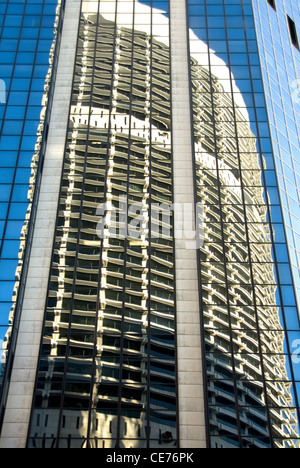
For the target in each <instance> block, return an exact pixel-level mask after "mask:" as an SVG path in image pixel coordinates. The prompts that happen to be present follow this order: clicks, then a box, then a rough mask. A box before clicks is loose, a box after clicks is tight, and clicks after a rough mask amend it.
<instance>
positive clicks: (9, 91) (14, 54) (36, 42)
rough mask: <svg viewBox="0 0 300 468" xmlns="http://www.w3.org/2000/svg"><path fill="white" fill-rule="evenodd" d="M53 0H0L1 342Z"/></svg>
mask: <svg viewBox="0 0 300 468" xmlns="http://www.w3.org/2000/svg"><path fill="white" fill-rule="evenodd" d="M56 7H57V0H35V1H34V2H25V1H24V0H0V340H3V339H4V336H5V333H6V332H7V327H8V319H9V313H10V310H11V306H12V296H13V291H14V281H15V279H16V276H15V273H16V269H17V266H18V261H19V249H20V237H21V231H22V229H23V225H24V221H25V216H26V212H27V208H28V189H29V179H30V177H31V167H30V165H31V161H32V157H33V154H34V151H35V145H36V141H37V130H38V126H39V124H40V117H41V110H42V98H43V94H44V86H45V78H46V75H47V73H48V70H49V52H50V48H51V46H52V42H53V37H54V33H53V27H54V20H55V15H56Z"/></svg>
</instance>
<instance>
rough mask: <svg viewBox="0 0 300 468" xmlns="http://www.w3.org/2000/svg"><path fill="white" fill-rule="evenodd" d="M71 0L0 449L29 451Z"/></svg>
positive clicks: (59, 159) (67, 78)
mask: <svg viewBox="0 0 300 468" xmlns="http://www.w3.org/2000/svg"><path fill="white" fill-rule="evenodd" d="M80 3H81V2H80V0H66V7H65V17H64V23H63V29H62V37H61V46H60V54H59V61H58V68H57V76H56V82H55V91H54V98H53V106H52V114H51V121H50V126H49V133H48V142H47V149H46V154H45V162H44V169H43V177H42V183H41V190H40V196H39V203H38V211H37V218H36V224H35V229H34V236H33V243H32V251H31V257H30V263H29V270H28V276H27V281H26V290H25V296H24V302H23V308H22V313H21V322H20V329H19V334H18V341H17V347H16V354H15V359H14V364H13V369H12V375H11V382H10V388H9V396H8V401H7V406H6V411H5V417H4V423H3V428H2V433H1V439H0V448H25V446H26V439H27V434H28V429H29V422H30V414H31V406H32V398H33V392H34V385H35V378H36V371H37V363H38V356H39V348H40V342H41V334H42V326H43V319H44V312H45V303H46V295H47V288H48V280H49V269H50V263H51V254H52V245H53V238H54V230H55V222H56V213H57V206H58V200H59V191H60V181H61V173H62V167H63V158H64V148H65V139H66V132H67V126H68V114H69V105H70V98H71V88H72V86H71V85H72V79H73V70H74V63H75V53H76V44H77V31H78V24H79V16H80Z"/></svg>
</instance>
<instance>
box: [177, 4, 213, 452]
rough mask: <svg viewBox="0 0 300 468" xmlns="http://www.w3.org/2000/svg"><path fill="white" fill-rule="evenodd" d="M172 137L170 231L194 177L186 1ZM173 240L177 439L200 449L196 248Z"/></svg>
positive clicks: (189, 205)
mask: <svg viewBox="0 0 300 468" xmlns="http://www.w3.org/2000/svg"><path fill="white" fill-rule="evenodd" d="M170 24H171V67H172V68H171V70H172V74H171V80H172V138H173V164H174V166H173V167H174V172H173V174H174V178H173V187H174V197H175V199H174V202H175V206H178V207H179V211H180V212H179V213H178V215H179V216H177V215H176V210H175V232H180V231H181V229H182V220H183V221H184V226H183V227H184V229H185V228H186V224H188V223H186V222H187V221H188V217H191V216H194V215H192V213H193V210H194V203H195V198H194V174H193V152H192V133H191V132H192V129H191V108H190V93H189V72H188V61H189V57H188V44H187V23H186V1H185V0H170ZM178 223H179V224H178ZM185 234H188V233H187V232H185V233H183V234H182V235H181V236H178V237H177V239H175V261H176V307H177V346H178V348H177V356H178V381H179V382H178V397H179V438H180V447H181V448H191V447H192V448H205V447H206V433H205V415H204V396H203V377H202V358H201V353H202V349H201V337H200V311H199V285H198V270H197V250H196V246H195V247H194V248H191V243H190V242H189V241H188V239H187V238H186V235H185Z"/></svg>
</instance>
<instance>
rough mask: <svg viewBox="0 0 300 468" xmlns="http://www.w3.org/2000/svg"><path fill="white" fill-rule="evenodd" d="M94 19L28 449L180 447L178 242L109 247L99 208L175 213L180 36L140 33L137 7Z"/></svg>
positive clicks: (145, 26) (81, 71)
mask: <svg viewBox="0 0 300 468" xmlns="http://www.w3.org/2000/svg"><path fill="white" fill-rule="evenodd" d="M165 4H166V2H163V3H162V6H163V5H165ZM112 6H113V7H114V8H113V9H112ZM89 7H91V2H83V3H82V17H81V25H80V35H79V39H78V46H77V58H76V61H77V68H76V74H75V76H74V83H73V94H72V105H71V113H70V127H69V134H68V140H67V146H66V154H65V164H64V173H63V183H62V187H61V198H60V208H61V211H60V212H59V217H58V220H57V230H56V241H55V248H54V253H53V262H52V276H51V283H50V285H49V296H48V304H47V311H46V322H45V330H44V336H43V344H42V352H41V361H40V367H39V373H38V380H37V387H36V393H35V405H34V406H35V409H34V411H33V414H32V421H31V431H30V435H29V446H32V447H34V446H42V445H43V444H44V445H47V446H51V445H52V444H54V446H59V447H65V445H66V444H67V446H80V447H84V448H85V447H87V446H88V447H92V448H99V447H105V448H109V447H128V448H130V447H139V448H143V447H175V446H176V445H177V429H176V425H177V415H176V413H177V402H176V366H175V358H176V356H175V341H174V340H175V338H174V337H175V316H174V265H173V238H172V237H166V238H163V239H161V240H160V242H156V240H155V239H154V240H148V239H147V237H146V231H145V234H144V233H142V236H141V239H140V240H134V239H130V238H129V239H122V238H121V239H114V238H113V237H111V234H110V232H109V228H108V227H109V226H107V225H106V228H105V230H104V238H103V239H99V237H98V235H97V233H96V227H97V223H98V221H99V217H97V216H96V215H97V213H96V210H97V207H98V205H99V204H100V203H103V202H106V203H107V205H108V207H107V212H108V218H109V216H110V213H111V209H112V208H113V207H114V206H117V202H118V199H119V197H120V196H123V197H124V196H125V198H126V200H127V201H128V203H129V202H130V203H132V202H136V203H141V204H142V206H143V210H142V216H143V220H144V223H147V222H148V223H149V214H150V213H151V207H152V204H153V203H166V202H169V203H170V204H171V203H172V182H171V177H172V163H171V138H170V136H171V135H170V75H169V49H168V43H169V40H168V34H169V33H168V27H167V28H164V29H165V30H166V31H167V33H166V35H163V36H162V37H161V38H159V37H158V36H156V33H157V31H158V29H157V28H156V25H155V23H156V21H155V19H156V16H157V15H154V14H153V15H152V14H151V11H152V10H151V9H150V8H148V9H147V12H148V14H147V15H142V14H140V15H139V16H140V19H138V15H137V14H136V9H139V10H141V11H145V7H142V6H141V5H140V4H139V3H138V2H136V3H133V4H126V5H124V4H123V6H122V2H115V3H113V2H110V3H105V2H95V4H94V7H93V13H92V12H91V10H89V14H88V15H85V14H84V12H85V11H86V10H85V8H89ZM124 8H125V10H126V12H128V11H130V9H132V13H131V14H128V13H127V14H126V15H124V14H123V12H124ZM142 18H144V19H142ZM115 20H117V21H115ZM135 20H137V21H136V23H135ZM161 22H162V23H163V24H165V26H167V25H168V23H167V20H166V18H164V19H162V20H161ZM158 23H160V21H158ZM159 39H160V40H159ZM116 221H117V226H118V229H121V228H122V225H123V224H124V219H122V218H121V217H119V216H118V214H117V215H116ZM128 221H131V219H130V217H129V219H128ZM171 223H172V220H171ZM157 227H158V229H161V228H162V223H161V221H158V225H157ZM142 229H143V230H145V227H143V228H142ZM50 343H52V344H50ZM65 356H66V357H65ZM45 372H47V373H50V374H49V375H51V379H50V380H49V381H48V382H47V381H46V380H45ZM45 433H46V434H49V435H46V439H45V440H44V441H43V440H41V438H40V437H41V436H40V434H45ZM53 433H54V434H55V441H53V440H51V434H53Z"/></svg>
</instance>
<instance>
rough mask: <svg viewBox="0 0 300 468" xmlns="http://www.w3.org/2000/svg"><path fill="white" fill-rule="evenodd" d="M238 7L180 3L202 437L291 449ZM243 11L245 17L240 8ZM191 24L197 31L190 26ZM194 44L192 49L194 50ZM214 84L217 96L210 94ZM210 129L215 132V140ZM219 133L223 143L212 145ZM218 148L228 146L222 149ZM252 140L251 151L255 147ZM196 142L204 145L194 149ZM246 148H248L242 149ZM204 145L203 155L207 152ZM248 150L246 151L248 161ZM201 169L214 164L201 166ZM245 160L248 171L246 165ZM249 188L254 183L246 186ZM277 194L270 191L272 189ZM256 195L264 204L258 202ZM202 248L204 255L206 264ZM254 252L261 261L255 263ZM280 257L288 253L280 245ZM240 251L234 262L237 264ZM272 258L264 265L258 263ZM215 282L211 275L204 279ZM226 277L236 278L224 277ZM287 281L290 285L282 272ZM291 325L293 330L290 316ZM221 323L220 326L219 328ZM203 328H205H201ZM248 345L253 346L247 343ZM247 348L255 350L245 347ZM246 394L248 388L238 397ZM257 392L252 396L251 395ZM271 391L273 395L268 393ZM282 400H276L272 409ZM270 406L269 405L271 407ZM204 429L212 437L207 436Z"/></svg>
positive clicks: (293, 414)
mask: <svg viewBox="0 0 300 468" xmlns="http://www.w3.org/2000/svg"><path fill="white" fill-rule="evenodd" d="M195 3H197V6H195ZM237 3H238V2H237ZM246 5H249V2H246V1H243V2H241V3H240V5H235V6H233V7H228V6H227V2H226V1H224V2H218V6H219V8H218V13H216V8H215V7H214V6H213V5H211V2H206V1H199V2H198V1H197V2H195V1H193V2H191V6H190V7H189V19H190V27H191V30H190V44H191V74H192V84H193V104H194V106H193V109H194V137H195V140H196V141H195V159H196V167H197V169H198V171H197V176H196V184H197V194H198V201H199V202H200V203H205V202H206V203H207V199H208V197H210V205H211V206H208V207H207V208H208V209H207V210H206V209H205V208H204V210H205V217H206V218H207V220H208V221H210V222H208V223H205V226H204V248H203V249H202V252H201V254H200V266H199V268H200V270H199V272H200V276H201V282H202V301H203V312H204V318H203V325H204V330H206V345H207V355H206V359H205V362H206V369H207V378H208V388H207V401H208V404H209V408H210V410H209V423H210V442H211V446H216V447H223V446H225V447H226V446H227V447H229V446H231V447H235V446H236V447H243V448H244V447H255V446H256V447H263V446H272V447H273V446H275V447H282V448H284V447H288V446H297V447H298V446H299V442H298V438H299V425H298V423H297V420H298V417H299V408H298V407H295V405H296V406H298V395H297V393H296V392H297V388H298V386H297V382H296V381H295V380H296V379H297V376H296V375H295V372H294V370H295V369H294V368H293V366H292V359H291V353H292V350H291V348H290V347H289V346H291V343H292V342H293V341H291V338H292V336H291V335H290V334H288V333H287V331H285V332H284V330H287V328H286V327H287V323H286V317H285V315H284V314H282V310H280V309H279V308H278V307H277V308H276V309H275V308H274V307H275V306H276V304H278V305H280V304H281V301H282V303H283V304H286V305H287V304H288V303H289V302H290V303H291V304H290V305H291V306H293V305H294V304H295V299H294V292H293V288H292V287H290V291H289V292H290V296H289V294H288V288H287V287H285V286H281V289H279V288H278V285H277V284H276V283H277V280H276V276H277V274H278V273H277V272H278V270H277V267H276V264H275V265H274V260H275V258H277V260H278V259H279V257H280V255H281V254H280V250H281V248H280V250H279V248H278V249H276V248H275V255H276V257H275V256H274V252H273V251H272V248H271V243H272V242H274V240H275V239H276V238H277V239H279V237H278V235H277V234H276V231H277V232H278V227H279V229H280V226H279V225H278V227H277V228H276V227H275V226H276V225H274V224H272V227H271V225H270V226H269V224H262V225H261V226H262V228H259V224H256V225H255V224H253V221H254V219H255V218H256V220H257V221H258V219H260V220H265V221H267V220H268V219H269V220H270V219H271V217H270V213H271V211H272V209H271V208H270V206H272V203H274V201H275V197H274V196H275V193H276V192H275V191H274V189H271V193H270V189H269V197H265V196H264V195H262V194H263V191H262V189H260V190H259V189H258V187H259V186H260V187H262V188H263V187H265V188H266V189H268V187H272V186H273V187H274V188H275V187H276V186H277V182H276V177H274V178H273V182H272V183H271V184H270V181H271V179H270V178H269V176H268V173H267V172H266V171H264V170H263V168H264V166H265V162H264V159H263V157H262V158H261V157H260V156H259V154H263V153H264V147H265V148H267V147H269V148H270V149H271V146H270V144H269V142H268V139H267V138H260V139H258V140H257V138H259V136H263V137H264V136H266V137H268V131H267V132H265V131H264V133H263V134H260V129H261V128H262V127H261V125H259V124H258V122H257V121H258V119H257V117H258V115H257V105H258V106H259V107H263V106H264V99H260V102H259V98H258V99H257V100H256V99H255V93H254V92H253V91H254V89H253V87H252V84H251V81H250V80H249V85H248V87H246V86H245V85H244V84H243V88H244V89H246V90H247V91H248V90H249V91H251V92H252V93H251V94H252V96H253V98H251V94H247V93H243V94H242V96H243V99H245V101H244V102H247V101H249V105H248V104H247V106H245V104H243V101H242V100H241V99H239V93H235V90H236V86H238V85H239V82H240V81H237V83H236V82H235V80H236V79H238V80H239V78H240V77H242V78H245V77H246V76H247V74H248V76H249V75H250V77H252V78H253V77H255V78H256V79H257V80H258V79H259V75H260V73H259V72H258V70H256V68H255V67H252V66H251V63H252V62H253V57H252V56H253V52H254V50H255V47H254V45H253V44H252V36H251V30H250V34H249V30H248V29H247V30H245V31H244V30H243V28H242V29H241V31H240V33H239V34H236V33H235V34H232V33H231V30H230V26H229V25H230V22H231V20H230V17H229V15H228V16H227V14H229V12H230V14H231V15H232V13H233V11H235V13H238V12H239V13H240V15H241V16H242V15H243V14H244V13H245V12H246V11H247V12H248V14H249V12H250V10H249V9H247V10H246ZM249 6H250V5H249ZM198 8H199V9H200V10H201V9H202V10H201V11H202V13H203V16H202V17H197V16H194V14H196V13H197V12H198ZM200 10H199V11H200ZM216 14H218V15H219V16H220V19H219V20H218V18H217V17H216V16H215V15H216ZM211 15H213V16H211ZM242 17H244V19H246V15H245V16H242ZM237 23H238V22H236V24H237ZM212 24H218V28H219V29H218V31H215V30H214V29H212ZM225 24H226V28H225ZM252 26H253V19H252ZM197 27H198V28H201V29H194V28H197ZM194 31H195V34H196V36H198V37H199V38H200V39H202V40H203V41H204V43H207V44H208V46H209V48H210V50H211V51H210V52H209V53H207V49H206V48H205V47H203V46H202V45H200V44H199V41H197V40H196V39H195V35H194ZM232 32H233V31H232ZM220 39H223V40H224V42H223V43H221V42H220ZM234 40H236V41H238V40H244V44H245V46H246V47H245V49H244V55H243V54H242V53H240V54H239V56H237V57H239V58H238V60H237V61H235V60H234V58H235V57H234V56H232V54H231V53H229V54H228V51H229V52H230V51H231V50H234V49H235V47H234V42H233V41H234ZM201 44H202V43H201ZM237 44H238V43H237ZM200 48H202V49H203V51H201V53H199V52H200ZM194 51H197V52H198V53H196V54H195V55H194V54H193V53H194ZM215 54H216V55H218V56H220V58H221V59H222V60H223V63H224V61H225V64H227V65H226V66H225V65H221V63H222V62H221V61H220V60H216V58H215ZM219 54H220V55H219ZM194 57H195V58H194ZM240 63H243V64H245V66H244V68H245V71H244V70H243V67H242V66H240V65H238V66H236V64H240ZM257 63H258V62H257ZM198 64H200V67H199V66H198ZM214 64H217V65H214ZM201 65H202V66H201ZM246 65H247V66H246ZM228 67H231V71H232V73H233V75H231V76H230V74H229V68H228ZM246 69H248V72H246ZM216 91H217V92H218V93H220V94H215V93H216ZM257 97H258V96H257ZM232 98H233V100H232ZM203 105H204V109H205V110H204V111H203ZM254 105H255V106H254ZM249 106H250V108H251V107H253V111H254V112H251V113H250V114H248V115H247V117H243V115H245V114H243V115H241V113H242V112H243V109H242V108H243V107H246V109H247V110H248V109H249ZM222 107H223V108H224V109H222ZM206 109H207V111H206ZM225 109H226V110H225ZM206 112H207V113H206ZM221 113H223V114H225V113H227V114H228V113H231V114H232V117H231V118H228V117H223V116H222V117H221V115H222V114H221ZM220 114H221V115H220ZM249 117H250V119H249ZM245 119H246V120H245ZM243 120H244V122H245V123H244V124H243ZM266 120H267V119H266ZM222 121H225V122H227V121H229V123H228V124H226V126H225V125H224V124H223V125H222V124H221V123H219V122H222ZM208 122H209V125H208ZM247 122H249V123H247ZM209 126H210V129H209V128H208V127H209ZM220 127H221V128H220ZM250 129H251V130H250ZM219 132H220V137H219V138H218V135H219ZM238 134H240V138H237V137H236V136H237V135H238ZM203 135H204V136H203ZM234 135H235V137H234ZM250 135H252V136H253V138H251V140H250V139H249V136H250ZM228 137H229V138H228ZM245 137H246V138H245ZM219 141H220V142H222V143H221V144H220V143H219ZM252 141H253V143H252ZM199 147H200V148H199ZM224 148H227V151H226V150H225V151H226V152H225V153H224ZM250 148H251V149H250ZM252 148H253V149H252ZM255 148H256V150H257V152H258V153H256V155H255V153H254V152H255ZM203 150H206V151H205V152H204V153H203ZM230 150H231V151H232V153H231V154H233V155H234V158H232V157H230V153H229V152H228V151H230ZM247 151H248V152H249V155H248V157H247V154H246V153H247ZM269 151H270V150H269ZM207 153H210V154H211V156H209V155H208V154H207ZM251 153H252V154H253V157H252V158H250V159H249V156H250V154H251ZM245 156H246V157H247V159H245ZM245 163H246V164H245ZM208 164H209V166H208ZM207 167H211V168H214V169H210V170H207ZM225 167H226V170H225ZM253 168H257V169H256V170H253ZM259 168H261V169H260V171H258V169H259ZM251 169H252V170H251ZM231 171H232V172H231ZM198 177H199V179H200V180H199V179H198ZM253 177H254V178H255V177H256V179H253ZM248 178H250V180H249V179H248ZM250 181H251V182H250ZM249 182H250V184H249ZM251 186H252V187H253V188H251ZM255 186H256V187H257V190H255V189H254V187H255ZM203 188H205V192H203ZM263 190H265V189H263ZM276 190H277V188H276ZM272 192H273V193H272ZM270 195H271V196H270ZM276 197H277V198H278V195H276ZM229 198H230V199H231V201H230V203H234V201H235V202H237V201H238V200H239V203H241V201H243V206H241V207H240V209H235V208H234V206H236V205H231V206H230V205H228V208H229V210H227V207H226V206H225V205H224V204H226V203H229V202H228V199H229ZM249 199H252V202H250V204H251V205H252V206H249V208H248V209H247V210H246V206H245V205H246V204H247V203H249ZM213 200H214V203H215V204H214V205H213ZM254 200H256V203H257V201H258V203H259V205H261V206H260V207H259V206H257V208H258V210H257V209H256V208H255V206H254V205H255V201H254ZM259 200H260V201H259ZM264 200H265V203H266V205H265V206H264V207H263V206H262V203H263V201H264ZM278 200H279V198H278ZM221 204H222V205H223V209H222V212H220V205H221ZM270 204H271V205H270ZM256 216H257V217H256ZM239 221H243V222H242V223H240V222H239ZM255 226H256V227H255ZM274 228H275V229H274ZM230 238H231V241H230V240H229V239H230ZM205 241H207V242H210V243H211V242H213V244H211V246H212V247H213V256H212V251H211V250H208V248H207V247H205ZM228 241H229V242H230V243H232V242H243V244H242V245H243V247H242V249H239V250H236V249H235V245H234V244H233V245H232V248H231V249H230V248H229V245H230V244H228ZM263 242H267V244H265V246H264V245H263ZM281 242H284V243H285V235H284V232H283V235H282V236H281ZM282 247H283V246H282ZM242 251H243V252H244V254H242ZM255 251H256V252H257V253H256V254H255ZM208 253H209V258H210V263H207V255H208ZM232 255H233V256H234V257H235V259H234V264H232V263H230V261H231V258H232ZM258 258H259V262H260V265H258V264H257V263H256V262H257V261H258ZM262 258H263V259H265V260H262ZM285 258H286V259H287V258H288V257H287V252H286V256H285ZM242 259H243V263H240V262H241V260H242ZM245 261H246V262H247V263H246V264H245V263H244V262H245ZM272 261H273V263H269V264H268V263H266V262H272ZM212 262H213V263H212ZM262 262H263V263H262ZM234 278H235V280H234ZM238 278H239V279H238ZM246 278H247V279H246ZM267 278H268V280H267V281H266V279H267ZM270 278H273V279H272V280H271V283H273V285H272V286H271V284H270V285H268V284H267V283H269V282H270ZM209 280H210V282H209ZM216 280H218V283H216V284H213V282H216ZM235 281H236V282H237V283H240V284H233V283H234V282H235ZM284 281H286V280H284ZM246 283H248V285H247V284H246ZM283 284H284V283H283ZM290 284H292V281H291V276H290ZM285 291H286V292H287V294H286V295H285ZM226 304H227V305H226ZM267 304H269V305H270V306H271V305H272V309H273V314H272V315H270V309H267V307H268V306H267ZM233 305H235V310H234V311H233V310H232V306H233ZM249 306H251V309H250V310H249V311H246V310H245V307H247V308H248V307H249ZM261 306H263V307H264V308H266V309H265V312H267V314H266V313H265V312H264V310H262V309H261ZM241 324H244V326H248V327H249V329H248V330H247V331H245V332H243V331H242V330H241V329H240V327H241ZM276 324H277V325H276ZM295 324H296V327H297V331H298V330H299V319H298V317H297V319H296V322H295ZM225 325H226V328H224V326H225ZM212 326H213V328H211V329H210V327H212ZM222 327H223V328H224V330H222ZM270 327H271V329H277V330H278V333H276V334H275V336H276V338H275V339H272V341H270V335H269V334H267V335H265V333H264V332H262V330H263V329H268V328H270ZM251 329H252V330H256V331H255V334H253V333H254V332H253V333H251V332H250V330H251ZM273 333H274V332H271V335H272V336H274V335H273ZM296 334H297V333H296ZM267 337H268V338H267ZM248 340H249V341H248ZM250 342H251V343H250ZM269 342H272V343H273V346H274V348H273V349H274V355H273V354H270V355H269V356H268V357H267V356H266V354H265V352H266V349H267V348H268V347H269V345H267V343H269ZM238 343H240V344H238ZM254 343H255V349H254V348H253V345H254ZM266 345H267V346H266ZM240 346H242V348H243V351H242V354H241V355H240V357H238V359H237V356H235V355H234V353H235V352H236V351H237V350H238V349H239V347H240ZM251 350H252V351H251ZM286 351H287V352H286ZM225 352H226V353H227V354H226V355H225V354H224V353H225ZM252 352H255V354H250V353H252ZM279 353H280V354H279ZM284 353H286V354H284ZM247 366H249V368H248V370H246V369H247ZM275 369H276V370H275ZM217 374H219V375H220V377H219V378H220V379H221V378H222V376H223V378H224V377H225V375H226V378H227V379H228V380H227V381H226V384H225V381H224V383H223V384H222V387H220V386H218V387H216V386H215V384H214V383H213V382H215V379H216V376H217ZM277 375H278V376H279V375H281V376H283V375H284V376H285V379H286V381H287V384H284V385H283V386H282V385H277V384H276V383H275V381H274V383H272V380H273V379H274V378H275V377H276V378H277ZM258 376H260V377H259V380H260V383H259V382H258V381H257V383H255V381H256V380H257V378H258ZM288 376H289V377H288ZM211 379H212V380H211ZM245 380H246V381H248V383H246V382H245ZM248 386H249V388H248ZM246 387H247V388H248V389H247V391H246V393H245V391H244V390H243V388H246ZM221 388H222V389H221ZM287 392H289V394H290V396H289V397H287V396H286V395H287ZM243 395H244V396H243ZM245 395H247V397H246V398H245ZM251 395H252V396H251ZM254 395H255V397H254ZM259 395H261V396H260V397H259ZM276 395H278V396H277V399H276ZM280 395H281V396H280ZM284 395H285V396H284ZM259 398H261V405H262V407H264V416H263V417H261V419H260V418H259V419H260V421H261V422H260V423H258V419H256V417H254V416H253V413H255V411H256V410H254V408H252V409H250V408H251V407H252V405H253V406H254V405H255V400H256V402H257V401H258V399H259ZM226 400H227V404H226V403H225V402H226ZM251 400H252V402H251ZM283 402H284V404H283ZM246 403H248V405H249V406H248V412H245V411H243V410H242V407H243V406H245V405H246ZM229 404H230V405H231V406H230V407H229ZM212 405H215V406H214V407H213V406H212ZM224 405H226V406H228V410H227V411H225V413H226V414H224ZM281 405H283V406H282V407H281V408H280V406H281ZM273 406H274V407H276V406H278V410H275V409H273ZM290 407H292V409H291V410H290V414H289V416H287V413H286V412H285V408H290ZM252 411H253V413H252ZM246 415H247V416H246ZM261 416H262V415H261ZM253 417H254V418H255V420H256V423H255V424H254V425H253V424H252V425H251V424H250V421H253ZM247 418H248V421H247ZM285 418H286V419H285ZM263 421H264V422H263ZM283 427H284V428H285V431H286V433H287V432H289V434H290V435H289V437H290V441H289V442H288V441H287V440H286V439H285V440H279V439H278V436H279V434H281V433H282V428H283ZM217 433H219V434H220V435H219V437H218V438H217V437H216V434H217ZM251 433H252V435H254V434H255V437H252V438H248V439H247V438H246V437H245V436H246V435H250V434H251ZM221 434H222V435H221ZM213 435H214V436H215V437H212V436H213ZM294 444H295V445H294Z"/></svg>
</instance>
